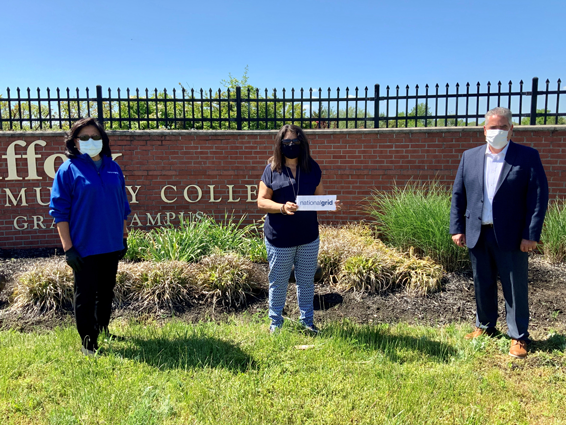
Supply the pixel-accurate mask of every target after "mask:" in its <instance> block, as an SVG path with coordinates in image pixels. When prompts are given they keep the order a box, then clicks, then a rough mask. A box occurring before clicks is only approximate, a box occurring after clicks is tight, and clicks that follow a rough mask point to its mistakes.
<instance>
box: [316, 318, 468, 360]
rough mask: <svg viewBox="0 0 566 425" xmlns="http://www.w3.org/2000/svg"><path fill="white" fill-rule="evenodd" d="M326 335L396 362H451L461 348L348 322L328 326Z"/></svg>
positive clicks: (323, 334)
mask: <svg viewBox="0 0 566 425" xmlns="http://www.w3.org/2000/svg"><path fill="white" fill-rule="evenodd" d="M321 336H322V337H329V338H341V339H343V340H345V341H347V342H349V343H352V344H355V345H356V346H359V347H362V348H367V349H370V350H376V351H381V352H382V353H383V354H384V355H385V356H387V358H389V360H391V361H392V362H396V363H407V362H412V361H418V360H422V359H423V357H426V358H427V360H430V361H433V362H437V363H447V362H449V361H450V359H451V357H454V356H456V355H457V354H458V351H457V350H456V349H455V348H454V347H452V346H451V345H448V344H445V343H442V342H438V341H432V340H430V339H427V338H426V337H413V336H409V335H394V334H391V333H390V331H389V330H388V329H386V328H382V327H373V326H359V325H353V324H351V323H348V322H343V323H340V324H336V325H331V326H330V327H328V328H325V330H324V332H323V333H322V334H321Z"/></svg>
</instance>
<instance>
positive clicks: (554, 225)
mask: <svg viewBox="0 0 566 425" xmlns="http://www.w3.org/2000/svg"><path fill="white" fill-rule="evenodd" d="M541 240H542V243H543V245H542V252H543V254H544V257H545V258H546V259H547V260H548V261H550V262H551V263H560V262H564V261H566V200H564V199H562V200H559V201H554V202H551V203H550V205H549V206H548V211H547V213H546V218H545V220H544V227H543V229H542V235H541Z"/></svg>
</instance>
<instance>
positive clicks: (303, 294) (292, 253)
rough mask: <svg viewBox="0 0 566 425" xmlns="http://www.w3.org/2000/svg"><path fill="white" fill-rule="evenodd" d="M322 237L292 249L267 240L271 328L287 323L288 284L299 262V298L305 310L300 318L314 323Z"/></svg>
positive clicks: (305, 322)
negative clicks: (284, 321)
mask: <svg viewBox="0 0 566 425" xmlns="http://www.w3.org/2000/svg"><path fill="white" fill-rule="evenodd" d="M319 245H320V240H319V239H318V238H317V239H316V240H315V241H313V242H311V243H308V244H305V245H299V246H293V247H290V248H277V247H275V246H273V245H271V244H270V243H269V242H268V241H267V239H266V240H265V247H266V248H267V261H268V262H269V318H270V319H271V327H281V326H282V325H283V316H282V314H283V307H285V300H286V299H287V286H288V284H289V277H290V276H291V269H292V267H293V265H295V279H296V281H297V300H298V303H299V310H300V312H301V317H300V319H299V320H300V321H301V323H303V324H304V325H306V326H312V325H313V299H314V274H315V272H316V266H317V260H318V247H319Z"/></svg>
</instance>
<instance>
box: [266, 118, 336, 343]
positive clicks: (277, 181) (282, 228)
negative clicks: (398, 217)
mask: <svg viewBox="0 0 566 425" xmlns="http://www.w3.org/2000/svg"><path fill="white" fill-rule="evenodd" d="M298 195H324V188H323V186H322V171H321V169H320V167H319V166H318V164H317V163H316V161H315V160H314V159H312V158H311V156H310V148H309V142H308V139H307V137H306V135H305V133H304V132H303V130H302V129H301V128H300V127H298V126H296V125H284V126H283V127H282V128H281V130H280V131H279V133H278V134H277V136H276V137H275V145H274V149H273V156H272V157H271V158H270V159H269V163H268V165H267V166H266V167H265V170H264V172H263V175H262V176H261V181H260V183H259V193H258V201H257V205H258V207H259V208H260V209H261V210H262V211H265V212H266V213H267V217H266V220H265V226H264V233H265V246H266V248H267V259H268V261H269V317H270V319H271V326H270V331H271V332H274V331H276V330H277V329H279V328H281V326H282V325H283V316H282V313H283V307H284V306H285V299H286V297H287V285H288V282H289V276H290V275H291V270H292V267H293V266H295V278H296V282H297V299H298V303H299V310H300V312H301V317H300V322H301V323H302V324H303V326H304V327H305V328H306V329H308V330H310V331H313V332H315V333H316V332H318V330H317V328H316V326H315V325H314V323H313V298H314V274H315V272H316V267H317V257H318V247H319V238H318V220H317V214H316V211H300V210H299V206H298V205H297V204H296V199H297V196H298ZM339 204H340V202H339V201H336V206H337V209H339Z"/></svg>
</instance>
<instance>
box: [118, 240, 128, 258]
mask: <svg viewBox="0 0 566 425" xmlns="http://www.w3.org/2000/svg"><path fill="white" fill-rule="evenodd" d="M127 252H128V238H124V249H123V250H122V251H118V261H120V260H121V259H122V258H124V257H125V256H126V253H127Z"/></svg>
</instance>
